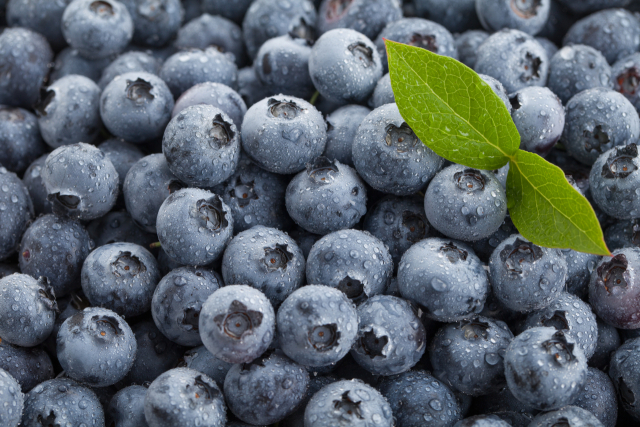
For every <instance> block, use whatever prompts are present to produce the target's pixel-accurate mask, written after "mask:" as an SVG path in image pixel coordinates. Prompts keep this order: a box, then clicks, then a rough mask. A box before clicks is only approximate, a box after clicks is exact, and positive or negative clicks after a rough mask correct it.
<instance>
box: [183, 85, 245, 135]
mask: <svg viewBox="0 0 640 427" xmlns="http://www.w3.org/2000/svg"><path fill="white" fill-rule="evenodd" d="M198 104H208V105H213V106H214V107H217V108H219V109H221V110H222V111H224V112H225V113H226V114H227V116H229V118H231V120H232V121H233V124H234V125H236V127H237V128H238V130H240V128H241V127H242V120H243V119H244V115H245V114H246V112H247V104H245V102H244V100H243V99H242V97H241V96H240V94H238V92H236V91H235V90H233V89H231V88H230V87H229V86H227V85H224V84H222V83H215V82H204V83H199V84H197V85H195V86H193V87H192V88H190V89H187V91H186V92H184V93H183V94H182V95H180V98H178V99H176V103H175V106H174V107H173V111H172V112H171V118H173V117H175V116H176V115H177V114H178V113H179V112H180V111H182V110H184V109H185V108H187V107H191V106H192V105H198Z"/></svg>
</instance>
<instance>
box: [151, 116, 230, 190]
mask: <svg viewBox="0 0 640 427" xmlns="http://www.w3.org/2000/svg"><path fill="white" fill-rule="evenodd" d="M162 152H163V153H164V156H165V157H166V159H167V164H168V165H169V169H170V170H171V172H173V174H174V175H175V176H177V177H178V179H180V180H181V181H182V182H184V183H186V184H187V185H190V186H193V187H213V186H215V185H218V184H220V183H222V182H224V181H225V180H226V179H227V178H229V177H230V176H231V175H232V174H233V173H234V172H235V169H236V166H237V164H238V160H239V159H240V133H239V132H238V128H236V126H235V125H234V123H233V121H232V120H231V119H230V118H229V116H227V115H226V114H225V113H224V112H223V111H222V110H220V109H219V108H216V107H214V106H212V105H194V106H191V107H187V108H185V109H184V110H182V111H181V112H180V113H178V114H177V115H176V116H175V117H174V118H173V119H171V121H170V122H169V124H168V125H167V127H166V129H165V131H164V137H163V139H162Z"/></svg>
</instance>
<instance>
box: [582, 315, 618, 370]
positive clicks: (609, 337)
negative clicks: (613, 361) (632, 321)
mask: <svg viewBox="0 0 640 427" xmlns="http://www.w3.org/2000/svg"><path fill="white" fill-rule="evenodd" d="M596 322H597V325H598V343H597V344H596V351H595V352H594V353H593V356H591V359H589V366H592V367H594V368H598V369H601V370H603V371H605V372H606V370H607V368H608V367H609V360H610V358H611V357H610V356H611V353H613V352H614V351H616V350H617V349H618V347H620V345H621V344H622V340H621V338H620V334H619V333H618V330H617V329H616V328H615V327H613V326H611V325H609V324H608V323H604V322H603V321H602V320H601V319H599V318H596Z"/></svg>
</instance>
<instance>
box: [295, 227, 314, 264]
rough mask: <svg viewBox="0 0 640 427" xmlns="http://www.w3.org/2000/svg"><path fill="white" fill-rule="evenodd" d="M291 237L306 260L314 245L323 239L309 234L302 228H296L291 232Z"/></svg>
mask: <svg viewBox="0 0 640 427" xmlns="http://www.w3.org/2000/svg"><path fill="white" fill-rule="evenodd" d="M289 235H290V236H291V237H292V238H293V239H294V240H295V241H296V243H297V244H298V247H299V248H300V250H301V251H302V254H303V255H304V258H305V259H307V257H308V256H309V252H311V248H312V247H313V245H314V244H315V243H316V242H317V241H318V240H320V238H321V237H322V236H320V235H318V234H313V233H309V232H308V231H307V230H305V229H304V228H301V227H295V228H294V229H293V230H291V231H289Z"/></svg>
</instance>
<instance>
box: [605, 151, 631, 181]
mask: <svg viewBox="0 0 640 427" xmlns="http://www.w3.org/2000/svg"><path fill="white" fill-rule="evenodd" d="M637 157H638V146H637V145H636V144H629V145H625V146H623V147H619V148H617V149H615V151H614V152H613V153H611V155H609V158H607V160H606V162H605V164H604V165H603V166H602V176H603V177H605V178H626V177H628V176H629V175H631V174H632V173H633V172H635V171H637V170H638V167H637V166H636V165H635V164H634V162H633V161H634V159H636V158H637Z"/></svg>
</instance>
